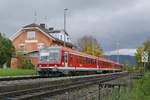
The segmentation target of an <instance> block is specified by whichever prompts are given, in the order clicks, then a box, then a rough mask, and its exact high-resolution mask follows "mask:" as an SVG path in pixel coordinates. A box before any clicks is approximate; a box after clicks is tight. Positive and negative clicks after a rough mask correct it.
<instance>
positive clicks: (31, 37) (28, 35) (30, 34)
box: [27, 31, 35, 40]
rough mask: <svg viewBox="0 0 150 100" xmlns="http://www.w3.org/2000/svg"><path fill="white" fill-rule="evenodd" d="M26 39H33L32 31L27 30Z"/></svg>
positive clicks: (33, 33)
mask: <svg viewBox="0 0 150 100" xmlns="http://www.w3.org/2000/svg"><path fill="white" fill-rule="evenodd" d="M27 39H28V40H35V32H34V31H28V32H27Z"/></svg>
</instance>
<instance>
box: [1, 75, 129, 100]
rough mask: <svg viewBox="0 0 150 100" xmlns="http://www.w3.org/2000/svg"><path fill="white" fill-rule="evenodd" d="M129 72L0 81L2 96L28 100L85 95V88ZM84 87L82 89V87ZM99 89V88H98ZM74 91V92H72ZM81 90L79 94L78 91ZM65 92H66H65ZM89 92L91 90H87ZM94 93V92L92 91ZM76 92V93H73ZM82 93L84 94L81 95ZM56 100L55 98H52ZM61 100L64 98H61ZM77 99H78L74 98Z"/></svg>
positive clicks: (91, 87) (87, 88) (15, 99)
mask: <svg viewBox="0 0 150 100" xmlns="http://www.w3.org/2000/svg"><path fill="white" fill-rule="evenodd" d="M126 75H127V73H113V74H112V73H109V74H96V75H86V76H73V77H60V78H39V79H31V80H29V79H28V80H15V81H2V82H0V92H1V94H0V98H1V99H3V98H5V99H10V100H18V99H19V100H26V99H31V100H32V99H35V100H38V99H39V98H46V97H49V98H51V97H61V95H62V96H65V95H67V96H68V98H72V99H71V100H73V98H75V97H79V96H80V98H81V97H82V96H83V95H85V94H84V93H86V92H84V91H85V90H90V91H91V90H93V91H94V88H93V87H97V86H98V87H99V85H98V84H100V83H104V82H106V81H110V80H114V79H117V78H120V77H123V76H126ZM81 88H82V89H81ZM96 89H97V88H96ZM71 91H72V92H71ZM73 91H78V92H79V91H80V92H79V93H80V94H79V95H77V94H78V92H73ZM64 93H65V94H64ZM87 93H89V92H87ZM90 93H91V94H92V92H90ZM73 94H74V95H73ZM81 95H82V96H81ZM52 100H55V99H52ZM59 100H63V99H61V98H59ZM74 100H76V99H74Z"/></svg>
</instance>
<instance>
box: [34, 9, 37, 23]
mask: <svg viewBox="0 0 150 100" xmlns="http://www.w3.org/2000/svg"><path fill="white" fill-rule="evenodd" d="M36 22H37V12H36V10H35V11H34V23H36Z"/></svg>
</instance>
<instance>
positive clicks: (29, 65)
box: [22, 60, 34, 69]
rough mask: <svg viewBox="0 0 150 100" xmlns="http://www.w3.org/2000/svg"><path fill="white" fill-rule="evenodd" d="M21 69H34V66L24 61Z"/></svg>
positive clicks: (28, 61)
mask: <svg viewBox="0 0 150 100" xmlns="http://www.w3.org/2000/svg"><path fill="white" fill-rule="evenodd" d="M22 68H23V69H34V65H33V64H32V62H31V61H30V60H26V61H25V62H24V63H23V65H22Z"/></svg>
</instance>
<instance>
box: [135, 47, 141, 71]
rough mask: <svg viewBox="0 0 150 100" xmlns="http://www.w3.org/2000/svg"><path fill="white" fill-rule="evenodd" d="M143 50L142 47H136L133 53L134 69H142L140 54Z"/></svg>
mask: <svg viewBox="0 0 150 100" xmlns="http://www.w3.org/2000/svg"><path fill="white" fill-rule="evenodd" d="M142 52H143V47H139V48H137V49H136V53H135V61H136V70H137V71H141V70H142V62H141V54H142Z"/></svg>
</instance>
